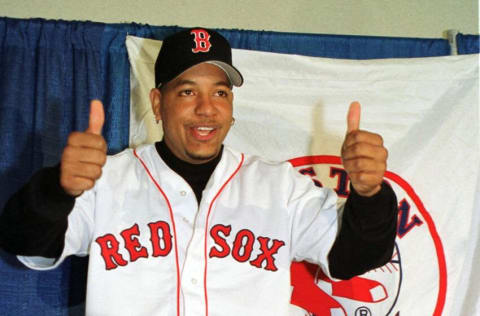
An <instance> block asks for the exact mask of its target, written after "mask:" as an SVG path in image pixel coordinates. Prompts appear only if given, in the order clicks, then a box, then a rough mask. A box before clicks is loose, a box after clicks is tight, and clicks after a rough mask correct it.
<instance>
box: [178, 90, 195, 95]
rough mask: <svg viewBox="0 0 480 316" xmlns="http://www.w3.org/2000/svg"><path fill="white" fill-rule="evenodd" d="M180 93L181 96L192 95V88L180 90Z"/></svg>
mask: <svg viewBox="0 0 480 316" xmlns="http://www.w3.org/2000/svg"><path fill="white" fill-rule="evenodd" d="M180 95H181V96H191V95H193V90H190V89H184V90H182V91H180Z"/></svg>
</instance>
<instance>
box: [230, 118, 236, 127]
mask: <svg viewBox="0 0 480 316" xmlns="http://www.w3.org/2000/svg"><path fill="white" fill-rule="evenodd" d="M233 124H235V118H234V117H232V123H230V125H231V126H233Z"/></svg>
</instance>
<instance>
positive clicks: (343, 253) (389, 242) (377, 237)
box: [328, 183, 398, 280]
mask: <svg viewBox="0 0 480 316" xmlns="http://www.w3.org/2000/svg"><path fill="white" fill-rule="evenodd" d="M397 214H398V205H397V197H396V196H395V193H394V192H393V190H392V188H391V187H390V186H389V185H387V184H386V183H383V184H382V189H381V190H380V191H379V192H378V193H377V194H375V195H374V196H372V197H362V196H360V195H358V193H356V192H355V190H354V189H353V187H352V186H350V195H349V196H348V198H347V201H346V203H345V208H344V212H343V216H342V220H341V226H340V231H339V232H338V235H337V238H336V239H335V242H334V244H333V247H332V249H331V250H330V253H329V255H328V261H329V267H330V274H331V275H332V276H333V277H335V278H338V279H343V280H347V279H350V278H352V277H354V276H356V275H360V274H363V273H365V272H367V271H369V270H371V269H374V268H378V267H381V266H383V265H385V264H386V263H387V262H388V261H389V260H390V259H391V257H392V254H393V249H394V246H395V236H396V232H397Z"/></svg>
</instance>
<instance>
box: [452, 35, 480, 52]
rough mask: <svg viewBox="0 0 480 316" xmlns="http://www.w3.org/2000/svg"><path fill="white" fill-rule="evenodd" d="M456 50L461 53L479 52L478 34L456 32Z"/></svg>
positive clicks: (479, 41) (479, 40)
mask: <svg viewBox="0 0 480 316" xmlns="http://www.w3.org/2000/svg"><path fill="white" fill-rule="evenodd" d="M456 40H457V52H458V54H460V55H463V54H478V53H480V45H479V43H480V35H464V34H457V37H456Z"/></svg>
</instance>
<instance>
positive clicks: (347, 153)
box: [341, 102, 388, 196]
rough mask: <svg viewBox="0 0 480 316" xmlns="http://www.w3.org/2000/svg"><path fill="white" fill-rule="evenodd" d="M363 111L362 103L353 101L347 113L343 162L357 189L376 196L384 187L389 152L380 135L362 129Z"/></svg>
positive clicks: (365, 194) (361, 192)
mask: <svg viewBox="0 0 480 316" xmlns="http://www.w3.org/2000/svg"><path fill="white" fill-rule="evenodd" d="M360 112H361V109H360V104H359V103H358V102H352V104H350V109H349V110H348V115H347V135H346V136H345V140H344V142H343V146H342V153H341V154H342V163H343V166H344V168H345V170H346V171H347V173H348V176H349V177H350V181H351V183H352V185H353V188H354V189H355V191H357V193H358V194H360V195H362V196H372V195H374V194H375V193H377V192H378V191H380V189H381V184H382V181H383V175H384V173H385V170H386V169H387V156H388V152H387V149H386V148H385V147H384V146H383V139H382V137H381V136H380V135H378V134H374V133H370V132H367V131H363V130H360Z"/></svg>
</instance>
